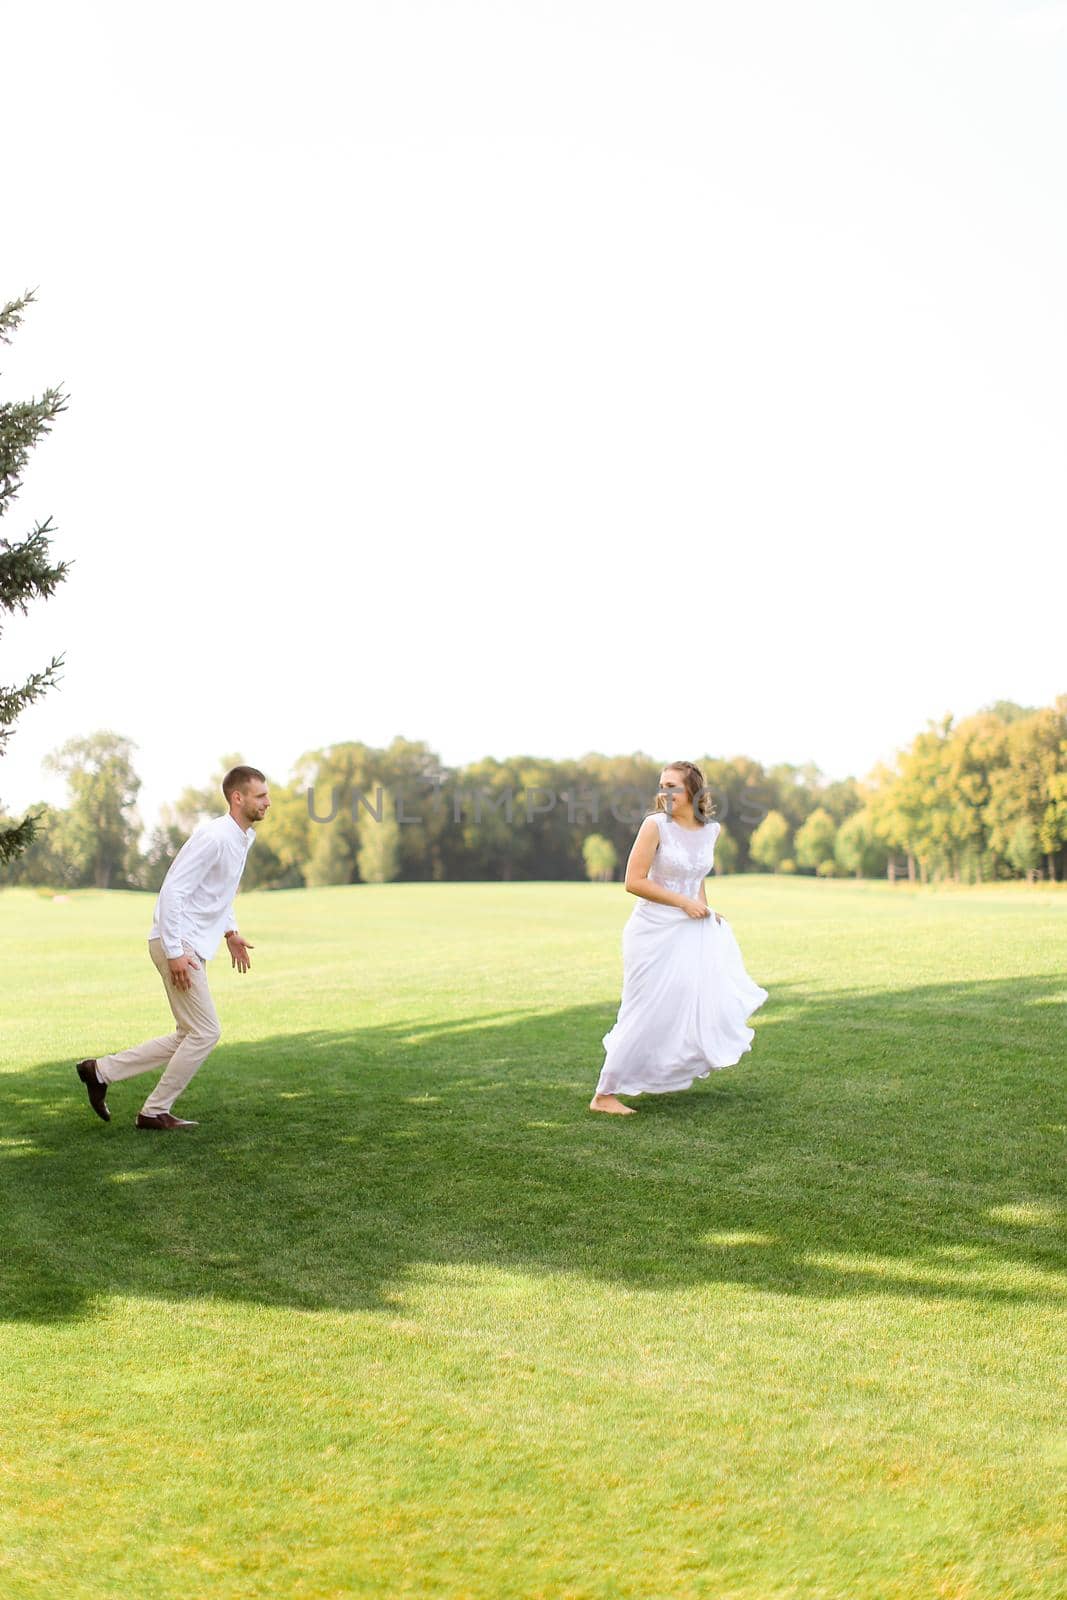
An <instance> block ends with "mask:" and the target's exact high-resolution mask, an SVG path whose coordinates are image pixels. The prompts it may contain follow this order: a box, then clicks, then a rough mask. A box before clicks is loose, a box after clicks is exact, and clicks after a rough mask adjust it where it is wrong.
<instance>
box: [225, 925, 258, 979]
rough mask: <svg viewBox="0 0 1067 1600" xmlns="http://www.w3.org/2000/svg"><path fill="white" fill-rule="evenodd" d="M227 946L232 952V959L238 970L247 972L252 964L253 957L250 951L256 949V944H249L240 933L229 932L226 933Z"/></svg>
mask: <svg viewBox="0 0 1067 1600" xmlns="http://www.w3.org/2000/svg"><path fill="white" fill-rule="evenodd" d="M226 948H227V950H228V951H229V952H230V961H231V963H232V965H233V966H235V967H236V968H237V970H238V972H247V971H248V969H249V967H250V966H251V965H252V957H251V956H250V955H249V954H248V952H249V951H250V950H254V949H255V948H256V947H255V945H254V944H249V943H248V942H247V941H246V940H244V939H242V938H241V935H240V934H239V933H228V934H227V935H226Z"/></svg>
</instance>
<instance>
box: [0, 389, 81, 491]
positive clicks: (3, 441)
mask: <svg viewBox="0 0 1067 1600" xmlns="http://www.w3.org/2000/svg"><path fill="white" fill-rule="evenodd" d="M68 399H69V396H68V395H65V394H63V393H62V392H61V391H60V390H59V389H46V390H45V391H44V393H43V394H42V395H41V397H40V399H39V400H15V401H4V402H3V403H0V516H3V514H4V512H5V511H6V510H7V507H8V505H9V504H10V502H11V501H12V500H14V498H15V496H16V495H17V494H18V492H19V489H20V488H21V487H22V473H23V471H24V469H25V466H26V462H27V461H28V460H29V456H30V451H31V450H32V449H33V447H34V445H35V444H37V442H38V441H39V440H40V439H41V438H43V437H44V435H45V434H47V433H49V432H50V431H51V428H52V424H53V422H54V421H55V419H56V418H57V417H58V416H59V414H60V412H62V411H66V409H67V401H68Z"/></svg>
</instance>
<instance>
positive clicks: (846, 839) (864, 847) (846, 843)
mask: <svg viewBox="0 0 1067 1600" xmlns="http://www.w3.org/2000/svg"><path fill="white" fill-rule="evenodd" d="M834 859H835V860H836V862H837V864H838V866H839V867H840V868H841V870H842V872H852V873H855V875H856V877H857V878H876V877H880V876H881V874H882V873H883V872H884V871H885V869H886V849H885V845H884V844H883V843H882V842H881V840H880V839H879V836H878V830H877V827H876V825H875V819H874V817H873V815H872V813H871V811H870V808H869V807H867V806H864V808H863V810H862V811H854V812H853V813H852V815H851V816H850V817H846V818H845V820H844V822H843V823H842V824H841V826H840V827H839V828H838V830H837V836H836V838H835V839H834Z"/></svg>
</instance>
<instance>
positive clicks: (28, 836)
mask: <svg viewBox="0 0 1067 1600" xmlns="http://www.w3.org/2000/svg"><path fill="white" fill-rule="evenodd" d="M42 814H43V813H42V812H40V811H30V812H28V813H27V814H26V816H24V817H23V819H22V821H21V822H15V823H11V824H7V825H5V824H4V823H0V865H6V863H7V862H8V861H14V860H15V858H16V856H20V855H22V853H23V851H24V850H26V849H27V848H28V846H29V845H31V844H32V843H33V841H34V839H35V838H36V836H37V824H38V821H39V819H40V817H41V816H42Z"/></svg>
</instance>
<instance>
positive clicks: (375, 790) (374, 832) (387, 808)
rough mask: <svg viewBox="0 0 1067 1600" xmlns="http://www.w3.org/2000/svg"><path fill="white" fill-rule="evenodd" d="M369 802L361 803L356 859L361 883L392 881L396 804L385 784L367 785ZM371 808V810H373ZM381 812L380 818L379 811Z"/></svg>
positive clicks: (396, 835) (397, 858) (397, 850)
mask: <svg viewBox="0 0 1067 1600" xmlns="http://www.w3.org/2000/svg"><path fill="white" fill-rule="evenodd" d="M367 801H368V802H369V804H368V805H360V808H359V821H358V822H357V824H356V829H357V832H358V834H359V848H358V851H357V854H356V862H357V865H358V867H359V875H360V878H361V879H362V881H363V882H364V883H392V881H393V879H394V878H395V877H396V875H397V872H398V870H399V867H400V826H399V824H398V822H397V819H396V804H395V801H391V797H390V795H389V792H388V790H387V789H386V788H385V786H384V784H380V783H376V782H371V783H370V784H369V785H368V793H367ZM372 808H373V809H372ZM379 812H380V813H381V816H380V818H379V816H378V813H379Z"/></svg>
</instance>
